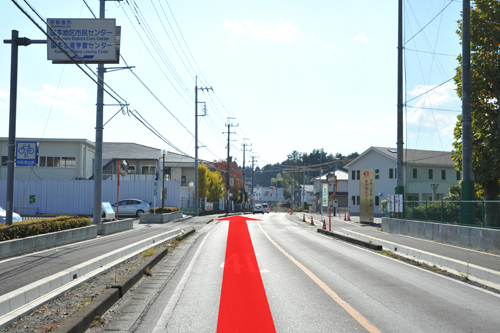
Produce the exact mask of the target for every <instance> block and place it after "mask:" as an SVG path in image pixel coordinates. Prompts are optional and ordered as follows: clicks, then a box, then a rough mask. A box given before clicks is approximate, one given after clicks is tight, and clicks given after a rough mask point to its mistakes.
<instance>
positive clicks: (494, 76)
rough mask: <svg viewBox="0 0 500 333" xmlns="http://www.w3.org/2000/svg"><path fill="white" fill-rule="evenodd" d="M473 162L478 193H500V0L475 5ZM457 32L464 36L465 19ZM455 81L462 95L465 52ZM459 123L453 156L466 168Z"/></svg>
mask: <svg viewBox="0 0 500 333" xmlns="http://www.w3.org/2000/svg"><path fill="white" fill-rule="evenodd" d="M470 17H471V106H472V109H471V112H472V161H473V162H472V163H473V166H472V168H473V173H474V183H475V188H476V196H477V197H478V198H484V199H485V200H498V196H499V194H500V183H499V180H500V112H499V111H500V110H499V102H500V48H499V46H500V2H498V1H492V0H476V1H475V6H474V7H473V8H471V13H470ZM458 23H459V29H458V30H457V33H458V34H459V35H460V39H462V21H461V20H460V21H459V22H458ZM458 61H459V63H460V65H459V66H458V67H457V72H456V75H455V83H456V85H457V94H458V96H459V97H460V98H462V66H461V63H462V56H461V55H460V56H459V57H458ZM457 118H458V120H457V123H456V125H455V130H454V137H455V141H454V142H453V147H454V148H455V150H454V151H453V153H452V158H453V160H454V161H455V163H456V164H457V169H458V170H462V124H461V122H462V116H461V115H459V116H458V117H457Z"/></svg>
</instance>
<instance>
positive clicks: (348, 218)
mask: <svg viewBox="0 0 500 333" xmlns="http://www.w3.org/2000/svg"><path fill="white" fill-rule="evenodd" d="M350 220H351V213H350V212H349V213H347V221H350Z"/></svg>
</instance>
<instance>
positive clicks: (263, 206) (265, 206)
mask: <svg viewBox="0 0 500 333" xmlns="http://www.w3.org/2000/svg"><path fill="white" fill-rule="evenodd" d="M262 208H264V213H268V214H269V206H268V205H267V204H266V203H263V204H262Z"/></svg>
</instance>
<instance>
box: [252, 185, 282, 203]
mask: <svg viewBox="0 0 500 333" xmlns="http://www.w3.org/2000/svg"><path fill="white" fill-rule="evenodd" d="M253 194H254V197H253V199H254V203H264V202H267V203H268V204H271V203H276V201H277V202H280V201H281V202H283V201H285V196H284V189H282V188H275V187H274V186H269V187H267V186H266V187H264V186H257V187H255V188H254V193H253Z"/></svg>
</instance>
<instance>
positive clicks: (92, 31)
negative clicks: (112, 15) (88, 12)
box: [47, 18, 117, 62]
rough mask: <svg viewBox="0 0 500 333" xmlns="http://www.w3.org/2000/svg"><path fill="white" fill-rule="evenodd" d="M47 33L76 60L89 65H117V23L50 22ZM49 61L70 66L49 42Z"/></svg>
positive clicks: (51, 19) (96, 20)
mask: <svg viewBox="0 0 500 333" xmlns="http://www.w3.org/2000/svg"><path fill="white" fill-rule="evenodd" d="M49 27H50V28H52V29H50V28H49ZM47 33H48V34H49V36H50V37H52V38H53V39H54V40H55V42H56V43H57V44H58V45H59V46H60V47H61V48H63V49H64V50H65V51H66V52H68V54H69V55H70V56H71V57H72V58H73V59H75V60H79V59H78V57H80V58H81V59H82V60H84V61H85V62H115V61H117V48H116V47H117V30H116V20H115V19H69V18H63V19H61V18H49V19H47ZM56 34H57V35H59V36H60V37H61V38H62V40H64V42H65V43H66V44H65V43H63V41H62V40H61V39H60V38H59V37H57V36H56ZM75 53H76V55H75ZM77 55H78V56H77ZM47 59H48V60H53V61H55V62H70V60H69V59H68V57H67V56H66V54H65V53H64V52H63V51H62V50H61V49H60V48H58V47H57V46H56V44H55V43H53V42H52V41H50V40H49V41H48V42H47Z"/></svg>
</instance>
